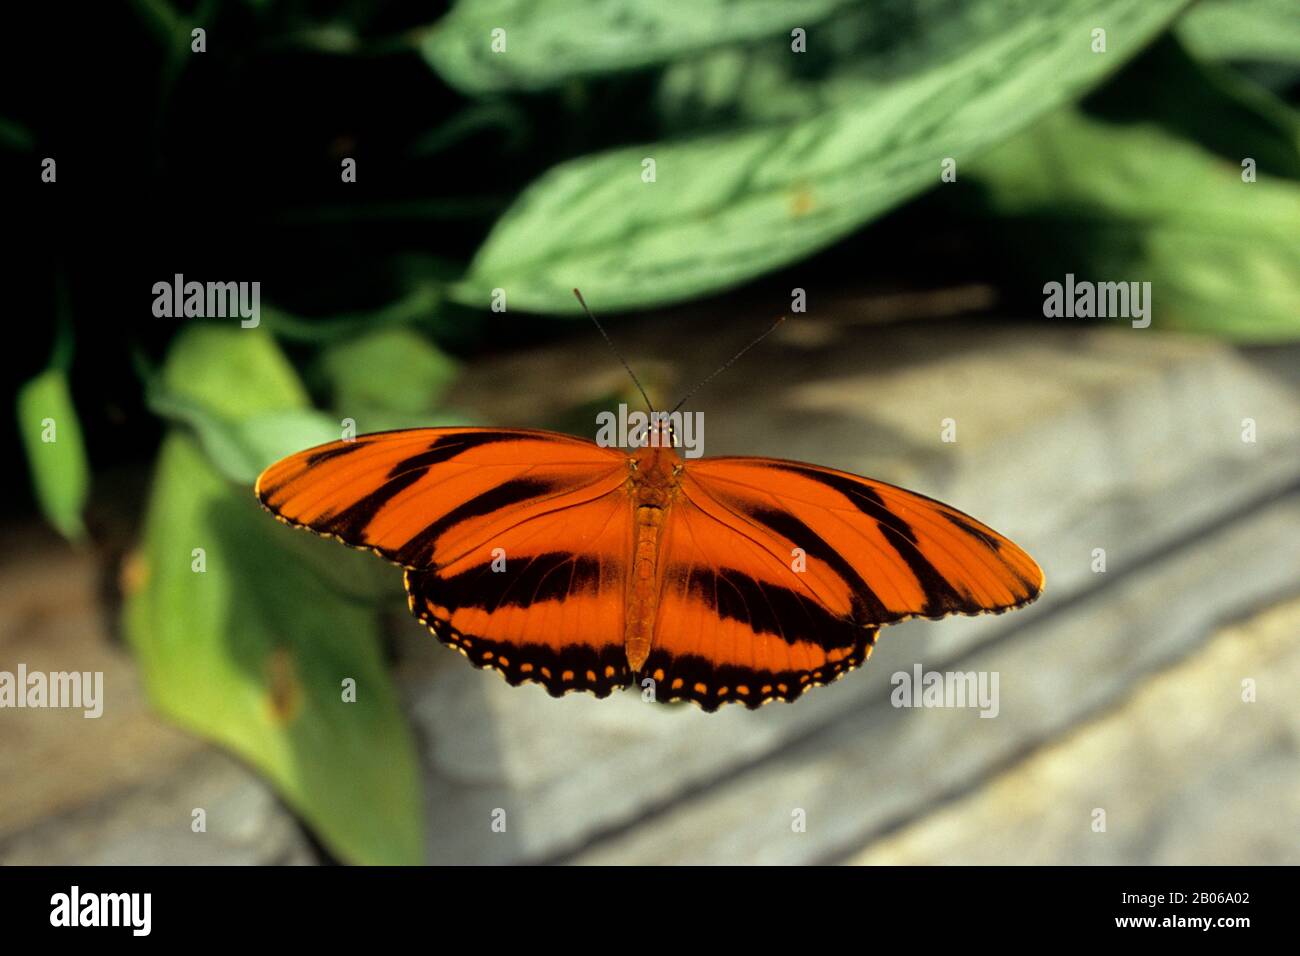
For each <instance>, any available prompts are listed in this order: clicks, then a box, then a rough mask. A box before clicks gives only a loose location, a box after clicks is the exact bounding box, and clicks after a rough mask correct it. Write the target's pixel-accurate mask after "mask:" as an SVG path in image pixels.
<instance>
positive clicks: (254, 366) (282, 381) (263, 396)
mask: <svg viewBox="0 0 1300 956" xmlns="http://www.w3.org/2000/svg"><path fill="white" fill-rule="evenodd" d="M161 385H162V387H163V388H164V389H165V390H166V391H167V392H169V393H171V394H173V395H179V396H183V397H186V398H189V399H192V400H193V401H195V402H197V403H199V404H200V405H203V406H204V407H206V408H208V409H210V410H211V411H212V412H214V413H216V414H218V415H220V416H222V417H224V418H226V419H229V420H232V421H239V420H241V419H243V418H246V417H248V416H249V415H252V414H255V413H258V412H269V411H284V410H286V409H301V408H308V407H310V405H311V403H310V401H309V400H308V397H307V390H306V389H305V388H303V385H302V382H301V381H300V380H299V378H298V373H297V372H295V371H294V370H293V366H292V365H291V364H290V363H289V360H288V359H287V358H285V355H284V353H283V352H281V351H280V348H279V346H277V345H276V344H275V339H274V338H272V337H271V335H270V334H269V333H268V332H267V331H266V330H265V329H262V328H260V327H258V328H251V329H244V328H231V327H229V326H219V325H198V324H196V325H189V326H186V327H185V329H184V330H183V331H182V332H181V333H180V334H179V335H178V336H177V337H176V340H175V342H174V343H173V344H172V347H171V349H170V351H169V352H168V354H167V362H166V365H164V367H163V372H162V379H161Z"/></svg>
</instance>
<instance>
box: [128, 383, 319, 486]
mask: <svg viewBox="0 0 1300 956" xmlns="http://www.w3.org/2000/svg"><path fill="white" fill-rule="evenodd" d="M147 401H148V404H149V408H150V410H151V411H153V412H154V413H155V414H158V415H161V416H162V417H164V418H168V419H170V420H172V421H174V422H178V423H183V424H185V425H188V426H190V427H191V428H193V429H194V432H195V434H196V435H197V436H198V439H199V441H200V443H201V444H202V445H203V450H204V451H205V452H206V453H207V455H208V459H209V460H210V461H211V462H212V463H213V464H214V465H215V466H216V467H217V469H218V470H219V471H220V472H221V473H222V474H223V475H224V476H225V477H226V478H228V479H230V480H231V481H234V482H237V483H239V484H243V485H251V484H252V483H253V482H254V481H256V480H257V476H258V475H260V474H261V473H262V471H263V469H265V468H266V467H267V466H268V465H270V464H273V463H274V462H276V461H279V460H280V459H281V458H283V457H285V456H286V455H292V454H293V453H294V452H299V451H302V450H303V449H304V448H311V447H313V446H315V445H323V444H325V442H329V441H337V440H338V439H339V438H341V437H343V430H342V428H341V427H340V425H339V424H338V423H336V422H334V421H333V419H331V418H330V417H329V416H328V415H326V414H324V413H323V412H318V411H316V410H314V409H288V410H285V411H279V412H262V413H260V414H254V415H249V416H248V417H246V418H243V419H240V420H238V421H234V420H231V419H228V418H225V417H223V416H221V415H218V414H216V413H214V412H213V411H212V410H211V409H210V408H208V407H207V406H205V405H203V404H202V403H201V402H198V401H195V400H194V399H190V398H187V397H185V396H183V395H171V394H168V393H167V392H165V391H163V390H161V389H151V390H150V391H149V393H148V396H147Z"/></svg>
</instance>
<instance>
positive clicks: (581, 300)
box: [573, 289, 655, 414]
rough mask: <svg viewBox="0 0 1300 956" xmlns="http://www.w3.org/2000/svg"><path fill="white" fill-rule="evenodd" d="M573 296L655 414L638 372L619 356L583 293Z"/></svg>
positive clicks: (575, 290) (575, 293)
mask: <svg viewBox="0 0 1300 956" xmlns="http://www.w3.org/2000/svg"><path fill="white" fill-rule="evenodd" d="M573 294H574V295H575V296H577V297H578V303H579V304H580V305H581V306H582V311H583V312H586V313H587V318H589V319H591V321H593V322H595V323H596V328H598V329H600V334H601V335H603V336H604V337H605V344H606V345H608V346H609V350H610V351H611V352H613V353H614V358H616V359H618V360H619V361H620V362H622V363H623V368H625V369H627V374H628V375H631V376H632V382H633V383H634V384H635V385H636V388H637V391H639V392H640V393H641V397H642V398H644V399H645V404H646V408H648V409H650V412H651V413H652V414H653V413H654V410H655V407H654V405H653V404H652V403H651V401H650V396H649V395H647V394H646V393H645V389H644V388H642V387H641V380H640V379H639V378H637V377H636V372H634V371H632V366H630V365H628V364H627V359H625V358H623V356H622V355H620V354H619V351H618V349H616V348H615V347H614V340H613V339H611V338H610V337H609V333H608V332H606V331H605V327H604V326H603V325H601V324H600V320H599V319H597V318H596V316H595V315H594V314H593V313H592V311H591V309H589V308H587V300H586V299H584V298H583V297H582V293H581V292H579V291H578V290H577V289H574V290H573Z"/></svg>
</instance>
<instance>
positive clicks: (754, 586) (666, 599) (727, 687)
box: [644, 498, 876, 710]
mask: <svg viewBox="0 0 1300 956" xmlns="http://www.w3.org/2000/svg"><path fill="white" fill-rule="evenodd" d="M660 561H661V564H662V566H663V570H662V575H663V577H662V585H661V589H660V596H659V605H658V618H657V626H656V628H655V640H654V645H653V648H652V650H651V651H650V656H649V657H648V658H647V659H646V665H645V670H644V676H647V677H650V678H652V679H653V680H654V681H655V694H656V697H657V698H658V699H659V700H665V701H671V700H692V701H694V702H696V703H697V704H699V705H700V706H701V707H703V708H704V709H705V710H714V709H716V708H717V707H719V706H720V705H722V704H725V703H728V702H731V701H736V702H739V703H743V704H745V705H747V706H749V707H757V706H759V705H760V704H763V703H765V702H767V701H769V700H774V699H781V700H787V701H790V700H794V699H795V698H796V697H798V696H799V695H800V694H802V693H803V692H804V691H805V690H807V689H808V688H809V687H814V686H817V685H821V684H828V683H830V682H831V681H833V680H835V679H836V678H838V677H840V676H842V675H843V674H846V673H848V672H849V671H850V670H852V669H854V668H855V667H857V666H859V665H860V664H861V663H862V662H863V661H865V660H866V659H867V657H868V656H869V655H870V653H871V648H872V646H873V644H874V643H875V639H876V628H874V627H863V626H861V625H859V624H857V623H856V622H854V621H853V620H852V619H851V618H850V617H849V616H848V613H847V612H848V609H849V605H848V602H847V601H842V602H836V601H835V600H833V598H832V597H831V592H830V591H829V585H830V582H829V580H824V581H818V580H816V579H815V577H816V576H815V574H814V575H810V576H804V575H801V574H799V573H797V572H795V571H794V570H792V568H791V567H790V566H789V564H788V563H782V562H780V561H778V560H777V559H776V558H775V556H774V555H773V554H772V553H771V552H770V551H769V550H767V549H766V548H765V547H764V546H763V545H762V544H761V543H759V542H757V541H755V540H754V539H753V538H752V537H751V536H750V535H749V534H747V533H746V531H745V529H743V528H738V527H737V526H736V525H735V524H734V523H724V522H721V521H719V520H718V519H717V518H716V517H714V516H713V515H711V514H710V513H709V512H708V511H705V510H704V509H701V508H700V507H698V506H697V505H695V504H694V503H693V502H692V501H691V500H689V499H687V498H680V499H679V500H678V501H677V502H676V503H674V505H673V508H672V512H671V515H670V518H669V522H668V529H667V531H666V535H665V540H664V542H663V546H662V548H661V550H660Z"/></svg>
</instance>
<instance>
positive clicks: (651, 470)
mask: <svg viewBox="0 0 1300 956" xmlns="http://www.w3.org/2000/svg"><path fill="white" fill-rule="evenodd" d="M681 468H682V461H681V459H680V458H678V457H677V452H676V450H675V449H673V448H672V447H671V446H664V447H654V446H650V447H646V448H641V449H639V450H638V451H637V452H636V454H634V455H633V456H632V458H631V459H630V460H629V473H628V491H629V495H630V497H631V499H632V508H633V512H634V517H635V524H634V529H635V530H634V534H635V546H634V550H633V558H632V575H631V580H630V583H629V586H628V599H627V623H626V627H625V631H624V635H623V646H624V650H625V651H626V652H627V663H628V666H629V667H630V668H631V669H632V672H633V673H639V672H640V670H641V667H642V666H643V665H644V664H645V661H646V658H647V657H649V656H650V646H651V643H652V641H653V639H654V627H655V612H656V611H657V609H658V605H659V601H658V581H659V574H658V571H659V551H660V545H661V543H662V534H661V532H662V530H663V527H664V523H665V519H666V517H667V514H668V509H669V508H670V507H671V506H672V501H673V498H675V497H676V495H677V490H678V478H677V476H678V474H679V473H680V471H681Z"/></svg>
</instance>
